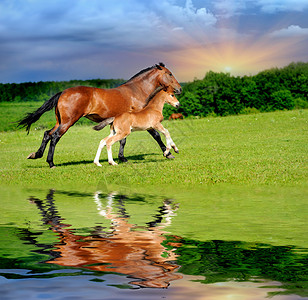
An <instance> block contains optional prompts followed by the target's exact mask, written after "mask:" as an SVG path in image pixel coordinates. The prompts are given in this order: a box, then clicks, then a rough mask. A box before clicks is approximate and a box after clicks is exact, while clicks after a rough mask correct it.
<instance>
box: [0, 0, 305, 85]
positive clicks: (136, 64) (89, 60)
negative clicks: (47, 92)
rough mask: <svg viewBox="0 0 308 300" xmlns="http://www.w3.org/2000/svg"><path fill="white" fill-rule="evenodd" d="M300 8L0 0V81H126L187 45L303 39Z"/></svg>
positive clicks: (208, 1)
mask: <svg viewBox="0 0 308 300" xmlns="http://www.w3.org/2000/svg"><path fill="white" fill-rule="evenodd" d="M307 8H308V4H307V1H302V0H294V1H291V0H285V1H283V0H280V1H278V0H277V1H276V0H268V1H265V0H256V1H252V0H248V1H244V0H228V1H226V0H218V1H213V0H205V1H201V0H161V1H156V0H148V1H143V0H118V1H114V0H92V1H85V0H65V1H63V0H52V1H50V0H2V1H1V2H0V45H1V47H0V82H21V81H37V80H68V79H72V78H78V79H87V78H94V77H104V78H111V77H113V78H119V77H122V78H123V77H124V78H128V77H130V76H131V75H133V74H132V73H133V72H137V71H139V70H140V68H144V67H147V66H149V65H152V64H153V63H156V62H158V61H159V60H161V56H162V55H161V54H162V53H163V54H164V55H163V56H167V54H168V53H169V52H170V53H171V52H172V51H175V50H177V49H179V50H180V49H186V48H189V47H190V45H191V44H193V43H197V44H198V45H199V46H202V45H203V46H206V47H207V46H208V45H210V44H212V45H215V43H219V42H222V40H234V42H235V43H236V42H237V41H238V42H240V41H241V40H243V39H247V37H248V36H252V35H255V36H262V35H268V36H269V37H275V38H278V37H279V38H283V37H287V36H288V37H290V36H292V35H295V36H297V37H298V36H302V37H305V36H306V28H307V27H308V25H307V21H305V20H307V19H308V18H307ZM292 14H293V16H294V18H293V17H290V16H291V15H292ZM283 18H285V19H286V20H287V21H283V22H282V21H281V20H282V19H283ZM305 22H306V23H305ZM277 24H280V25H279V26H277ZM40 76H41V77H40Z"/></svg>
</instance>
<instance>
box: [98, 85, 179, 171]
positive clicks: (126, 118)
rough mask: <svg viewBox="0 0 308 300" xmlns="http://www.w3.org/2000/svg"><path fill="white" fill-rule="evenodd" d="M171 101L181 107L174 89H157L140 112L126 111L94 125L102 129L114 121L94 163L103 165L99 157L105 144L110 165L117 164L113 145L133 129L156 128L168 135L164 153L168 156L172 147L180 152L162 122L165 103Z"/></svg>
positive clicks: (102, 141)
mask: <svg viewBox="0 0 308 300" xmlns="http://www.w3.org/2000/svg"><path fill="white" fill-rule="evenodd" d="M165 103H169V104H171V105H172V106H174V107H179V106H180V103H179V101H178V100H177V99H176V97H175V96H174V93H173V89H171V88H168V90H167V91H165V90H163V89H162V88H159V89H157V90H156V91H155V92H154V93H153V94H152V95H151V96H150V97H149V99H148V105H147V106H145V108H144V109H142V110H140V111H138V112H126V113H123V114H121V115H119V116H117V117H112V118H109V119H107V120H104V121H103V122H101V123H100V124H98V125H97V126H95V127H93V128H94V129H96V130H101V129H102V128H104V127H105V126H106V125H108V124H110V123H112V122H113V124H112V125H111V128H110V135H109V136H108V137H106V138H104V139H103V140H101V142H100V144H99V147H98V150H97V153H96V156H95V159H94V163H95V164H96V165H97V166H99V167H101V166H102V165H101V164H100V163H99V157H100V154H101V151H102V149H103V148H104V146H107V152H108V162H109V164H110V165H117V163H115V162H114V160H113V158H112V151H111V146H112V145H113V144H114V143H116V142H117V141H120V140H122V139H124V138H126V137H127V136H128V135H129V134H130V133H131V131H137V130H138V131H144V130H149V129H155V130H158V131H160V132H161V133H163V134H164V136H165V137H166V142H167V146H166V151H165V152H164V155H165V156H166V155H167V154H168V153H169V151H170V149H171V147H172V148H173V149H174V151H175V152H176V153H179V150H178V148H177V147H176V146H175V143H174V142H173V140H172V139H171V136H170V134H169V131H168V130H167V129H166V128H164V126H163V125H162V124H161V121H162V120H163V119H164V117H163V114H162V110H163V108H164V104H165Z"/></svg>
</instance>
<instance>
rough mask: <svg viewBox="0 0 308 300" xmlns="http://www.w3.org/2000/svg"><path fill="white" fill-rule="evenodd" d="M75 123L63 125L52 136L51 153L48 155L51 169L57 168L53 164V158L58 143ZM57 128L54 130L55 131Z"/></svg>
mask: <svg viewBox="0 0 308 300" xmlns="http://www.w3.org/2000/svg"><path fill="white" fill-rule="evenodd" d="M73 124H74V123H73V122H69V123H66V124H61V125H59V127H57V128H56V130H55V131H54V132H53V133H51V134H50V133H49V134H50V145H49V151H48V155H47V162H48V164H49V167H50V168H55V164H54V162H53V156H54V153H55V148H56V145H57V143H58V142H59V140H60V138H61V137H62V136H63V135H64V133H65V132H66V131H67V130H68V129H69V128H70V127H71V126H72V125H73ZM54 129H55V128H53V130H54Z"/></svg>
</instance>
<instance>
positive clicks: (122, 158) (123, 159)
mask: <svg viewBox="0 0 308 300" xmlns="http://www.w3.org/2000/svg"><path fill="white" fill-rule="evenodd" d="M119 161H120V162H123V163H125V162H128V160H127V159H126V158H125V157H124V156H123V157H119Z"/></svg>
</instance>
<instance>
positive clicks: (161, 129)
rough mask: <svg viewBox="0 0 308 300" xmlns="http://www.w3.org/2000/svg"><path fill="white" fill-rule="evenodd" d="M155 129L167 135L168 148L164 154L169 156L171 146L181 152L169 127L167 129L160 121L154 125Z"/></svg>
mask: <svg viewBox="0 0 308 300" xmlns="http://www.w3.org/2000/svg"><path fill="white" fill-rule="evenodd" d="M154 129H156V130H158V131H160V132H161V133H162V134H163V135H164V136H165V137H166V142H167V147H166V150H165V152H164V156H167V155H168V153H170V152H169V151H170V149H171V147H172V148H173V149H174V151H175V152H176V153H179V149H178V148H177V147H176V145H175V143H174V142H173V140H172V138H171V135H170V133H169V131H168V129H166V128H165V127H164V126H163V125H162V124H161V123H158V124H157V125H156V126H155V127H154Z"/></svg>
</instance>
